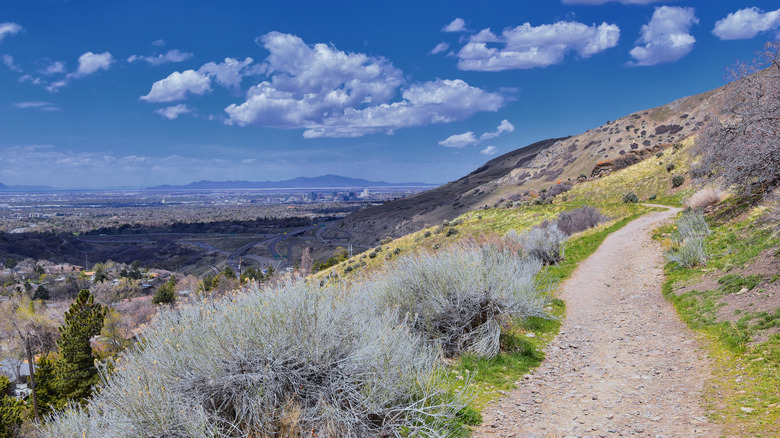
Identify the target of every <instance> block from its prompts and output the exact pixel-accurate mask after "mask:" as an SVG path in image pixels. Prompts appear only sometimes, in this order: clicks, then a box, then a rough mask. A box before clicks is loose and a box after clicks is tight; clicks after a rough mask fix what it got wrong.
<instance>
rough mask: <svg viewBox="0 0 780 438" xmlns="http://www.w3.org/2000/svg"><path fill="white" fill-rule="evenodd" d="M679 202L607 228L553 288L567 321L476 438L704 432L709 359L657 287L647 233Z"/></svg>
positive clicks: (655, 255)
mask: <svg viewBox="0 0 780 438" xmlns="http://www.w3.org/2000/svg"><path fill="white" fill-rule="evenodd" d="M678 211H679V209H670V210H668V211H665V212H660V213H652V214H648V215H645V216H643V217H641V218H639V219H637V220H635V221H633V222H631V223H630V224H628V225H627V226H625V227H624V228H622V229H621V230H619V231H617V232H615V233H613V234H612V235H610V236H609V237H608V238H607V239H606V240H605V241H604V243H603V244H602V245H601V247H599V249H598V250H597V251H596V252H595V253H594V254H593V255H592V256H591V257H589V258H588V259H587V260H585V261H584V262H582V264H581V265H580V266H579V267H578V268H577V269H576V270H575V272H574V274H573V275H572V277H571V278H570V279H569V280H568V281H566V282H565V283H564V284H563V286H562V288H561V291H560V296H561V298H562V299H563V300H565V301H566V304H567V310H566V313H567V314H566V319H565V321H564V322H563V326H562V328H561V332H560V334H559V336H558V337H557V338H556V339H555V340H553V341H552V342H551V343H550V344H549V345H548V347H547V351H546V355H547V356H546V360H545V362H544V363H543V364H542V365H541V366H540V367H539V368H538V369H537V370H535V371H534V373H533V374H532V375H527V376H525V378H524V380H523V381H521V382H518V388H517V389H515V390H513V391H511V392H509V393H508V394H507V396H506V397H504V398H502V399H500V400H497V401H496V402H494V403H492V404H491V405H489V406H488V408H487V409H486V410H485V412H484V413H483V416H484V423H483V424H482V425H481V426H480V427H478V428H476V430H475V431H474V434H473V436H475V437H569V436H574V437H586V436H592V437H612V436H642V437H645V436H646V437H710V436H718V435H719V434H718V428H717V426H715V425H714V424H712V423H710V422H709V421H708V419H707V418H706V417H705V412H704V410H703V409H702V408H701V406H700V401H701V393H702V390H703V387H704V381H705V380H706V379H707V378H708V377H709V376H710V375H711V370H710V364H709V361H708V360H707V359H706V357H705V354H704V353H703V352H702V350H701V349H700V347H699V344H698V342H697V340H696V339H695V337H694V335H693V333H692V332H691V331H690V330H689V329H688V328H687V327H686V326H685V325H684V324H683V323H682V322H681V321H680V320H679V319H678V317H677V315H676V314H675V311H674V309H673V307H672V306H671V304H669V303H668V302H667V301H666V300H664V298H663V297H662V295H661V285H662V283H663V281H664V277H663V270H662V268H661V267H662V265H663V258H662V251H661V248H660V244H658V243H657V242H654V241H653V240H651V238H650V231H651V230H652V229H653V228H655V227H656V226H658V224H659V223H660V222H662V221H664V220H667V219H669V218H671V217H673V216H674V215H675V214H676V213H677V212H678Z"/></svg>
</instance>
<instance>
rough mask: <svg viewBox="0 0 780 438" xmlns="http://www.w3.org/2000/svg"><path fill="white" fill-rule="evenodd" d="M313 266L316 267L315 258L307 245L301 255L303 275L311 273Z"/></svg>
mask: <svg viewBox="0 0 780 438" xmlns="http://www.w3.org/2000/svg"><path fill="white" fill-rule="evenodd" d="M312 267H314V259H313V258H312V256H311V248H309V247H308V246H307V247H306V249H304V250H303V255H302V256H301V275H303V276H304V277H305V276H307V275H309V274H311V270H312Z"/></svg>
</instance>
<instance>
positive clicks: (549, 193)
mask: <svg viewBox="0 0 780 438" xmlns="http://www.w3.org/2000/svg"><path fill="white" fill-rule="evenodd" d="M571 188H572V185H571V183H570V182H568V181H564V182H560V183H558V184H555V185H554V186H552V187H550V188H549V189H547V190H544V191H542V193H541V195H540V198H542V200H545V199H547V198H553V197H555V196H558V195H560V194H561V193H565V192H568V191H569V190H571Z"/></svg>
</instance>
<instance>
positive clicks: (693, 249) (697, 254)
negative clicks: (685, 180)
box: [666, 210, 710, 267]
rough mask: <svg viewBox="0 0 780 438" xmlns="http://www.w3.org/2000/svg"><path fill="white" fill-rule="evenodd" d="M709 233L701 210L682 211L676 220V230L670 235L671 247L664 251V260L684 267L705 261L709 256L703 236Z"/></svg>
mask: <svg viewBox="0 0 780 438" xmlns="http://www.w3.org/2000/svg"><path fill="white" fill-rule="evenodd" d="M709 234H710V228H709V227H708V226H707V222H706V221H705V220H704V213H703V212H701V210H686V211H684V212H683V213H682V215H680V218H679V219H678V220H677V232H676V233H675V234H674V235H673V236H672V248H671V249H670V250H669V251H667V252H666V260H667V261H668V262H674V263H677V264H678V265H679V266H685V267H692V266H696V265H698V264H703V263H705V262H706V261H707V259H708V258H709V250H708V249H707V246H706V244H705V238H706V237H707V235H709Z"/></svg>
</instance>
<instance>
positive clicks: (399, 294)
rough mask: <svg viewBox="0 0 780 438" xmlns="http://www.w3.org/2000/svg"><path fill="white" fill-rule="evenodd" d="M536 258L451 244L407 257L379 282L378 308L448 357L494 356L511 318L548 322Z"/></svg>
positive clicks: (545, 300) (539, 264) (544, 294)
mask: <svg viewBox="0 0 780 438" xmlns="http://www.w3.org/2000/svg"><path fill="white" fill-rule="evenodd" d="M541 268H542V263H541V261H539V260H538V259H532V258H520V257H518V255H517V254H516V253H512V252H511V251H508V250H505V249H503V248H499V247H496V246H491V245H488V246H479V245H476V244H473V243H462V244H457V245H452V246H450V247H449V248H447V249H446V250H443V251H440V252H439V253H437V254H435V255H432V254H428V253H421V254H415V255H410V256H406V257H403V258H401V259H399V260H398V262H397V263H396V264H395V265H394V266H393V274H392V275H387V276H384V277H382V278H380V279H378V280H376V281H375V282H374V283H373V284H372V286H371V288H373V289H374V290H375V291H376V297H377V298H376V299H377V300H378V305H377V306H376V308H378V309H386V310H389V311H393V312H395V314H396V316H397V318H398V319H399V320H400V321H403V322H404V323H406V324H407V326H408V327H410V329H411V330H412V332H414V333H416V334H419V335H420V336H422V337H423V338H425V339H428V340H429V341H430V342H432V343H433V344H435V345H437V346H439V347H440V348H441V350H442V352H443V353H444V355H445V356H447V357H452V356H456V355H458V354H461V353H471V354H475V355H478V356H484V357H492V356H495V355H496V354H498V351H499V336H500V335H501V330H502V326H504V325H505V324H507V323H509V322H510V321H511V319H512V318H524V317H528V316H539V317H545V316H546V312H545V311H544V307H545V306H546V305H547V304H548V303H549V296H548V293H547V289H546V288H545V287H543V286H542V285H541V284H540V282H539V281H538V280H537V274H538V273H539V271H540V270H541Z"/></svg>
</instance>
